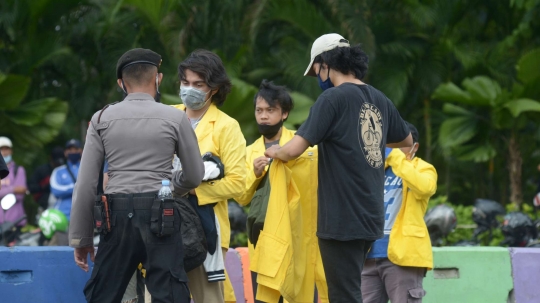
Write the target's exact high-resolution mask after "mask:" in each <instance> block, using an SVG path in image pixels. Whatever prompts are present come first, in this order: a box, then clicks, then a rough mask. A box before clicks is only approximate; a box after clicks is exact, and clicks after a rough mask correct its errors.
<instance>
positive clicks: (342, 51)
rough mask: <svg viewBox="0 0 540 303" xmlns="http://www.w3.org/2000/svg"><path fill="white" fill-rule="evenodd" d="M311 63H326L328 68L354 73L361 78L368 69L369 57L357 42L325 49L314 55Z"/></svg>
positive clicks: (344, 72)
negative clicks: (352, 44) (349, 45)
mask: <svg viewBox="0 0 540 303" xmlns="http://www.w3.org/2000/svg"><path fill="white" fill-rule="evenodd" d="M313 63H321V64H322V63H326V65H328V68H331V69H334V70H337V71H339V72H340V73H342V74H345V75H347V74H354V76H355V77H356V78H357V79H359V80H362V79H363V78H364V77H365V75H366V73H367V71H368V65H369V58H368V55H367V54H366V53H365V52H364V50H362V47H361V46H360V44H357V45H355V46H351V47H336V48H334V49H331V50H329V51H326V52H324V53H322V54H320V55H318V56H317V57H315V60H313Z"/></svg>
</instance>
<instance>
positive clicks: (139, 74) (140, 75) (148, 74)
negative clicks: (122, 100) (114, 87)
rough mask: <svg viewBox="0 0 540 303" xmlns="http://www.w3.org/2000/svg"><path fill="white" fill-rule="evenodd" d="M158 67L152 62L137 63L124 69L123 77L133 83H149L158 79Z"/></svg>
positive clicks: (125, 80)
mask: <svg viewBox="0 0 540 303" xmlns="http://www.w3.org/2000/svg"><path fill="white" fill-rule="evenodd" d="M157 71H158V68H157V67H156V66H154V65H152V64H146V63H137V64H132V65H129V66H126V67H125V68H124V69H123V70H122V79H123V80H124V82H126V83H129V84H131V85H136V86H139V85H147V84H149V83H151V82H153V81H156V73H157Z"/></svg>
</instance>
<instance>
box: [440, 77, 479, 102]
mask: <svg viewBox="0 0 540 303" xmlns="http://www.w3.org/2000/svg"><path fill="white" fill-rule="evenodd" d="M431 98H432V99H436V100H440V101H446V102H457V103H462V104H471V100H472V98H471V95H470V94H469V93H468V92H466V91H464V90H462V89H461V88H459V87H458V86H457V85H455V84H454V83H452V82H449V83H444V84H441V85H439V86H438V87H437V88H436V89H435V92H434V93H433V94H432V95H431Z"/></svg>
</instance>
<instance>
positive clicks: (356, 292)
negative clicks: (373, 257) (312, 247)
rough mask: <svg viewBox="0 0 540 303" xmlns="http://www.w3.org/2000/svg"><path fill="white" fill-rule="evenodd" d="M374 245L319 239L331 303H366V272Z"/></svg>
mask: <svg viewBox="0 0 540 303" xmlns="http://www.w3.org/2000/svg"><path fill="white" fill-rule="evenodd" d="M371 244H373V241H366V240H351V241H337V240H328V239H321V238H319V249H320V251H321V258H322V263H323V267H324V272H325V274H326V283H327V284H328V298H329V299H330V302H331V303H362V284H361V281H362V269H363V267H364V261H365V260H366V256H367V253H368V251H369V249H370V248H371Z"/></svg>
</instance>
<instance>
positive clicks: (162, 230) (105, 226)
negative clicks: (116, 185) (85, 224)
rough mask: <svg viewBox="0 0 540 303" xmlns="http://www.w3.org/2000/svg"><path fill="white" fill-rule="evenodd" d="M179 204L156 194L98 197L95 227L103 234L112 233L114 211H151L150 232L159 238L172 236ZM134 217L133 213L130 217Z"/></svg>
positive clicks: (95, 210)
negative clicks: (112, 213) (159, 197)
mask: <svg viewBox="0 0 540 303" xmlns="http://www.w3.org/2000/svg"><path fill="white" fill-rule="evenodd" d="M176 203H177V202H175V200H174V199H158V198H157V194H156V193H141V194H114V195H98V196H97V197H96V199H95V206H94V226H95V227H96V229H97V231H98V232H99V233H101V234H104V235H105V234H107V233H109V232H111V230H112V228H113V224H111V218H112V215H111V212H112V211H131V210H135V209H143V210H150V211H151V217H150V231H151V232H152V233H154V234H155V235H156V236H158V237H164V236H169V235H172V234H173V232H174V218H175V213H174V212H175V211H178V208H177V207H176V205H175V204H176ZM132 216H133V214H132V212H130V213H129V214H128V217H129V218H131V217H132Z"/></svg>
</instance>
